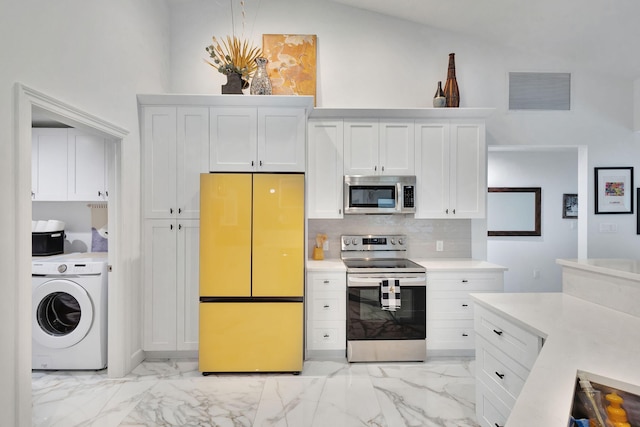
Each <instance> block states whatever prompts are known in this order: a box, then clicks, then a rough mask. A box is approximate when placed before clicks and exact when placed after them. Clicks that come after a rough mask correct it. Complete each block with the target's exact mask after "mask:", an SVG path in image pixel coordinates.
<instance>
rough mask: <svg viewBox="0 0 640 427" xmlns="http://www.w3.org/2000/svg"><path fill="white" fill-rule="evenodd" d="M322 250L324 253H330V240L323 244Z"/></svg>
mask: <svg viewBox="0 0 640 427" xmlns="http://www.w3.org/2000/svg"><path fill="white" fill-rule="evenodd" d="M322 250H323V251H324V252H328V251H329V241H328V240H325V241H324V242H323V243H322Z"/></svg>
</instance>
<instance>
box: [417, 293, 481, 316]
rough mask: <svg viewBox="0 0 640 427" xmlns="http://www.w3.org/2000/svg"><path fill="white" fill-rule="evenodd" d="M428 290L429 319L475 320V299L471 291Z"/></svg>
mask: <svg viewBox="0 0 640 427" xmlns="http://www.w3.org/2000/svg"><path fill="white" fill-rule="evenodd" d="M427 292H428V295H427V319H469V320H473V301H472V300H471V297H470V296H469V292H466V291H454V292H440V291H434V292H429V291H427Z"/></svg>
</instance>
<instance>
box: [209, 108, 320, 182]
mask: <svg viewBox="0 0 640 427" xmlns="http://www.w3.org/2000/svg"><path fill="white" fill-rule="evenodd" d="M307 114H308V113H307V109H306V108H305V107H280V106H279V107H249V106H247V107H239V106H229V107H225V106H219V107H213V108H211V119H210V121H211V149H210V156H211V157H210V171H212V172H304V171H305V160H306V157H305V153H306V129H307V128H306V122H307Z"/></svg>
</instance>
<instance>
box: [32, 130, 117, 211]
mask: <svg viewBox="0 0 640 427" xmlns="http://www.w3.org/2000/svg"><path fill="white" fill-rule="evenodd" d="M109 142H110V141H109V140H108V139H107V138H104V137H101V136H98V135H94V134H90V133H87V132H84V131H81V130H78V129H74V128H33V129H32V145H31V147H32V150H31V185H32V190H31V196H32V200H33V201H105V200H107V199H108V195H109V189H108V181H109V180H108V174H107V170H108V169H107V167H108V166H107V163H108V154H109V153H110V152H111V144H110V143H109Z"/></svg>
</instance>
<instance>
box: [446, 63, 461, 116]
mask: <svg viewBox="0 0 640 427" xmlns="http://www.w3.org/2000/svg"><path fill="white" fill-rule="evenodd" d="M444 96H445V98H446V99H447V107H459V106H460V92H459V91H458V82H457V80H456V61H455V53H450V54H449V70H448V71H447V82H446V83H445V85H444Z"/></svg>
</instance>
